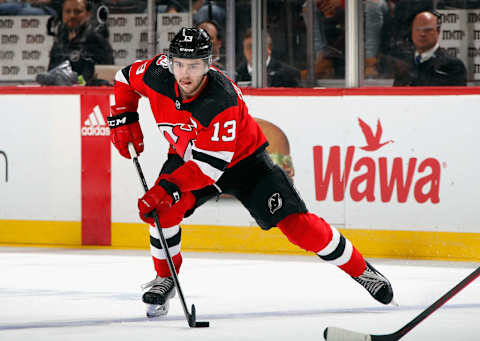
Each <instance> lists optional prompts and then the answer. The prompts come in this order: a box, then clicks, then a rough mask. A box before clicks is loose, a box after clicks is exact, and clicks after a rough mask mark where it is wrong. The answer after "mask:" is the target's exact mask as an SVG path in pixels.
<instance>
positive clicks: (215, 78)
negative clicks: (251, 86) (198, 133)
mask: <svg viewBox="0 0 480 341" xmlns="http://www.w3.org/2000/svg"><path fill="white" fill-rule="evenodd" d="M208 75H209V80H208V84H207V86H206V87H205V89H204V90H203V91H202V93H201V94H200V96H199V97H198V98H197V99H196V100H195V101H193V102H192V103H191V104H190V106H189V108H188V110H189V111H190V112H191V113H192V116H193V117H194V118H195V119H196V120H198V121H199V122H200V123H201V124H202V125H203V126H204V127H208V126H209V125H210V122H212V121H213V119H214V118H215V117H216V116H217V115H218V114H220V113H222V112H224V111H225V110H227V109H228V108H231V107H235V106H237V105H238V97H237V92H236V91H235V89H234V87H233V84H232V82H231V81H230V80H229V79H228V78H227V77H226V76H225V75H223V74H222V73H221V72H219V71H215V70H210V71H209V72H208Z"/></svg>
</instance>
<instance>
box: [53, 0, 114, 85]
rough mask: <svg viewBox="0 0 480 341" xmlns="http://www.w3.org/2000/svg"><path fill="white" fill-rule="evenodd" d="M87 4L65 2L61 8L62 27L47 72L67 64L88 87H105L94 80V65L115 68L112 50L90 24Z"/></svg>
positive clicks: (104, 82)
mask: <svg viewBox="0 0 480 341" xmlns="http://www.w3.org/2000/svg"><path fill="white" fill-rule="evenodd" d="M90 15H91V7H90V2H89V1H87V0H65V2H64V3H63V6H62V24H61V25H60V27H59V30H58V33H57V35H56V37H55V41H54V43H53V46H52V48H51V50H50V62H49V65H48V70H52V69H54V68H55V67H56V66H58V65H60V64H62V63H63V62H64V61H66V60H68V61H69V62H70V64H71V66H72V69H73V71H75V72H77V74H78V75H79V76H80V75H81V76H83V79H84V80H85V81H86V83H87V85H106V83H108V82H106V81H103V80H100V79H96V78H95V75H94V68H95V65H97V64H107V65H109V64H114V59H113V49H112V47H111V46H110V43H109V42H108V40H106V39H105V38H104V37H103V36H102V35H101V34H100V33H98V32H96V31H95V29H94V28H93V27H92V25H91V24H90V22H89V18H90Z"/></svg>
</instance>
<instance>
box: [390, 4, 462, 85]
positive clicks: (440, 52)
mask: <svg viewBox="0 0 480 341" xmlns="http://www.w3.org/2000/svg"><path fill="white" fill-rule="evenodd" d="M439 18H440V15H439V14H438V13H436V12H435V11H423V12H420V13H418V14H417V15H416V16H415V17H414V19H413V22H412V32H411V37H412V42H413V46H414V48H415V51H414V52H413V53H412V54H411V55H410V57H409V58H408V59H407V60H403V61H398V62H397V63H396V70H395V80H394V83H393V85H394V86H461V85H467V70H466V68H465V65H464V64H463V62H462V61H461V60H460V59H458V58H456V57H453V56H450V55H449V54H448V53H447V51H446V50H445V49H442V48H441V47H440V46H439V43H438V39H439V36H440V22H439Z"/></svg>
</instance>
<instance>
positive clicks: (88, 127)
mask: <svg viewBox="0 0 480 341" xmlns="http://www.w3.org/2000/svg"><path fill="white" fill-rule="evenodd" d="M108 135H110V128H108V127H107V124H106V123H105V119H104V118H103V115H102V112H101V111H100V107H99V106H98V105H96V106H95V107H94V108H93V111H92V112H91V113H90V115H88V118H87V119H86V120H85V122H84V123H83V127H82V136H108Z"/></svg>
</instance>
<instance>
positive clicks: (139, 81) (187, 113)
mask: <svg viewBox="0 0 480 341" xmlns="http://www.w3.org/2000/svg"><path fill="white" fill-rule="evenodd" d="M207 77H208V80H207V84H206V86H205V87H204V88H203V90H201V92H199V93H198V94H197V95H196V96H195V97H193V98H191V99H188V100H183V99H182V97H181V95H180V91H179V88H178V84H177V82H176V81H175V77H174V76H173V74H171V73H170V71H169V70H168V58H167V56H165V55H159V56H156V57H154V58H153V59H150V60H145V61H137V62H135V63H133V64H132V65H130V66H127V67H125V68H124V69H122V70H120V71H118V72H117V75H116V77H115V86H114V93H115V105H114V106H113V107H112V113H113V114H119V113H122V112H128V111H131V112H132V111H137V106H138V100H139V99H140V96H145V97H147V98H148V99H149V101H150V106H151V108H152V112H153V115H154V117H155V121H156V123H157V126H158V128H159V130H160V132H161V134H162V135H163V136H164V137H165V138H166V139H167V141H168V142H169V143H170V152H174V153H176V154H178V155H179V156H180V157H181V158H182V159H183V160H184V161H185V164H184V165H183V166H181V167H180V168H179V169H177V170H176V171H175V172H173V173H172V175H171V177H170V181H172V182H175V183H176V184H177V185H178V186H179V187H180V189H181V190H182V191H187V190H195V189H199V188H202V187H205V186H207V185H211V184H213V183H215V182H216V181H217V180H218V179H219V178H220V176H221V175H222V174H223V172H224V171H225V170H226V169H227V168H229V167H232V166H233V165H235V164H236V163H238V162H239V161H241V160H243V159H244V158H246V157H247V156H249V155H251V154H253V153H254V152H256V151H257V150H259V149H261V148H264V147H265V146H266V145H267V140H266V138H265V136H264V134H263V132H262V130H261V129H260V127H259V125H258V124H257V123H256V122H255V120H254V119H253V118H252V117H251V116H250V114H249V113H248V108H247V106H246V105H245V102H244V101H243V96H242V93H241V91H240V89H239V88H238V86H237V85H236V84H235V83H233V82H232V81H231V80H230V79H229V78H228V77H226V76H225V74H223V73H222V72H221V71H219V70H218V69H216V68H215V67H210V69H209V71H208V73H207Z"/></svg>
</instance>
